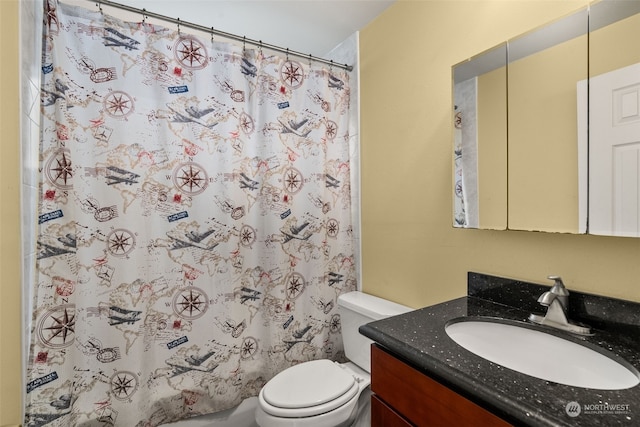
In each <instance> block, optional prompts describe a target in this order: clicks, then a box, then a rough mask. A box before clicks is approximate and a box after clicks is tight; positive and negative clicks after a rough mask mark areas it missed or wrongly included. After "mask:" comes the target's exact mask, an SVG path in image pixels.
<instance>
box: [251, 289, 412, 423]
mask: <svg viewBox="0 0 640 427" xmlns="http://www.w3.org/2000/svg"><path fill="white" fill-rule="evenodd" d="M411 310H412V309H411V308H409V307H405V306H403V305H400V304H396V303H394V302H391V301H387V300H384V299H381V298H378V297H375V296H373V295H368V294H365V293H362V292H349V293H346V294H343V295H340V296H339V297H338V312H339V313H340V319H341V324H342V342H343V344H344V351H345V355H346V357H347V359H348V360H349V362H347V363H342V364H340V363H337V362H333V361H330V360H327V359H320V360H312V361H309V362H304V363H300V364H298V365H295V366H292V367H290V368H287V369H285V370H284V371H282V372H280V373H279V374H277V375H276V376H275V377H273V378H272V379H271V380H270V381H268V382H267V383H266V384H265V385H264V387H263V388H262V390H260V394H259V395H258V407H257V409H256V423H257V424H258V425H259V426H260V427H272V426H278V427H287V426H291V427H293V426H295V427H305V426H313V427H339V426H352V425H354V424H355V423H356V421H357V420H358V419H360V418H362V416H359V413H365V412H368V405H369V396H370V390H369V384H370V383H371V376H370V373H369V372H370V371H371V343H372V341H371V340H370V339H368V338H366V337H364V336H362V335H360V333H359V332H358V328H359V327H360V326H361V325H364V324H366V323H369V322H372V321H374V320H379V319H383V318H386V317H391V316H395V315H398V314H402V313H406V312H408V311H411ZM363 416H368V413H367V414H364V415H363ZM365 424H366V423H365Z"/></svg>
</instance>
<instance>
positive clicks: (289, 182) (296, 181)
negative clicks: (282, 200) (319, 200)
mask: <svg viewBox="0 0 640 427" xmlns="http://www.w3.org/2000/svg"><path fill="white" fill-rule="evenodd" d="M284 186H285V189H286V190H287V192H288V193H297V192H298V191H300V189H301V188H302V174H301V173H300V171H298V170H297V169H294V168H289V169H288V170H287V171H286V172H285V174H284Z"/></svg>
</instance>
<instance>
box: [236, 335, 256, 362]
mask: <svg viewBox="0 0 640 427" xmlns="http://www.w3.org/2000/svg"><path fill="white" fill-rule="evenodd" d="M257 351H258V341H256V339H255V338H253V337H247V338H245V339H244V340H243V341H242V346H241V348H240V357H241V358H242V359H248V358H250V357H251V356H253V355H254V354H256V352H257Z"/></svg>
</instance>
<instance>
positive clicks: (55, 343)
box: [37, 304, 76, 348]
mask: <svg viewBox="0 0 640 427" xmlns="http://www.w3.org/2000/svg"><path fill="white" fill-rule="evenodd" d="M75 328H76V306H75V304H65V305H60V306H57V307H54V308H52V309H51V310H49V311H47V312H46V313H45V314H44V316H42V318H41V319H40V321H39V322H38V327H37V333H38V338H39V339H40V341H41V342H42V344H44V345H45V346H47V347H51V348H64V347H68V346H70V345H71V344H72V343H73V340H74V337H75Z"/></svg>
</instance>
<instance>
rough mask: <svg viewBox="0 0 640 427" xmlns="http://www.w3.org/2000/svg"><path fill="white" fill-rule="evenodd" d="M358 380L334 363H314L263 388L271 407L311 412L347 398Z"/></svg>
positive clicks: (292, 369) (292, 370)
mask: <svg viewBox="0 0 640 427" xmlns="http://www.w3.org/2000/svg"><path fill="white" fill-rule="evenodd" d="M354 383H355V379H354V378H353V376H351V375H350V374H349V373H348V372H346V371H345V370H344V369H342V368H341V367H340V366H339V365H338V364H337V363H335V362H332V361H330V360H326V359H322V360H313V361H310V362H304V363H301V364H299V365H295V366H292V367H290V368H288V369H285V370H284V371H282V372H280V373H279V374H278V375H276V376H275V377H273V378H272V379H271V380H270V381H268V382H267V384H266V385H265V386H264V388H263V390H262V391H263V397H264V400H265V401H266V402H267V403H269V404H270V405H273V406H276V407H279V408H287V409H297V408H307V407H310V406H317V405H322V404H324V403H327V402H330V401H332V400H335V399H337V398H339V397H340V396H342V395H344V394H345V393H347V392H348V391H350V390H352V389H353V387H354Z"/></svg>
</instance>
